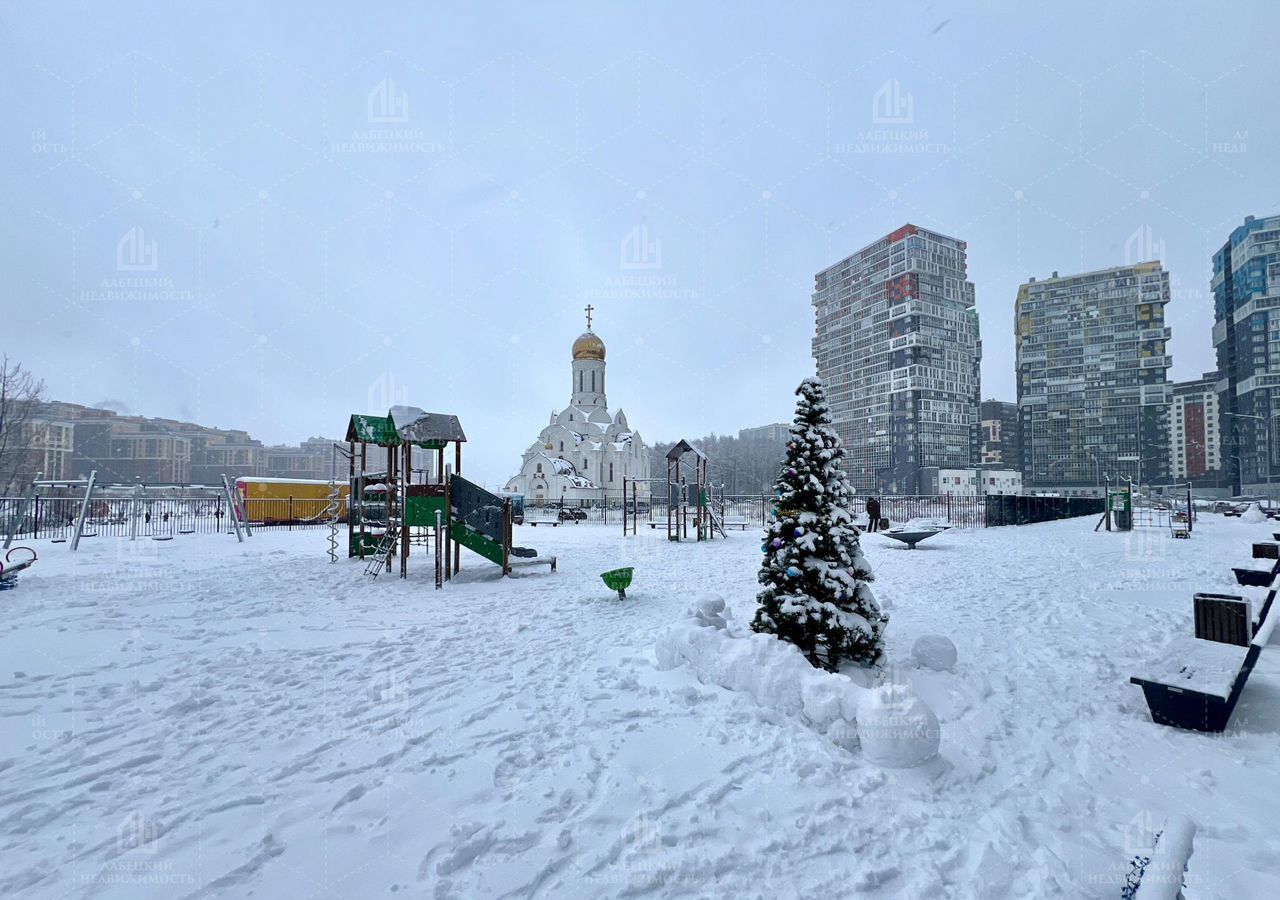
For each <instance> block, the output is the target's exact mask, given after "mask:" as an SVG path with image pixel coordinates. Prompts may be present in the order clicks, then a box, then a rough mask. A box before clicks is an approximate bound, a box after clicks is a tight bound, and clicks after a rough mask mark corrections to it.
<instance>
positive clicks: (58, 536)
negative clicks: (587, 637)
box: [0, 494, 1103, 540]
mask: <svg viewBox="0 0 1280 900" xmlns="http://www.w3.org/2000/svg"><path fill="white" fill-rule="evenodd" d="M665 499H666V498H661V499H659V498H656V497H655V498H654V500H653V501H651V502H648V503H646V502H644V501H643V500H642V501H640V503H639V510H638V513H639V515H638V519H639V521H640V522H655V523H665V522H666V520H667V505H666V502H665ZM878 499H879V501H880V515H881V517H883V518H887V519H889V522H890V524H901V523H903V522H908V521H910V520H912V519H932V520H936V521H938V522H939V523H945V524H949V525H967V526H972V527H984V526H998V525H1028V524H1031V523H1033V522H1048V521H1052V520H1054V519H1065V518H1071V517H1073V516H1087V515H1101V513H1102V510H1103V501H1102V500H1101V499H1098V498H1086V497H1027V496H1020V495H1012V494H1003V495H990V496H986V497H955V496H949V495H945V494H944V495H940V496H882V497H879V498H878ZM81 501H82V498H80V497H36V498H35V499H34V500H33V502H32V503H31V505H30V506H29V507H28V508H27V509H26V512H25V514H23V515H21V521H17V519H18V517H19V511H20V509H21V507H22V498H20V497H0V534H6V533H8V530H9V528H10V526H11V525H13V526H14V533H15V536H16V537H21V538H25V539H44V538H47V539H53V540H63V539H68V538H70V537H71V534H72V533H73V531H74V530H75V523H76V516H78V515H79V513H80V504H81ZM133 503H134V501H133V500H132V499H131V498H129V497H108V498H101V499H94V500H93V501H92V502H91V503H90V504H89V510H88V513H87V514H86V516H85V535H86V536H88V537H92V536H95V535H99V534H101V535H107V536H110V535H120V536H125V537H127V536H128V535H129V534H131V533H136V534H137V535H139V536H142V537H159V536H165V535H178V534H217V533H230V532H231V531H232V525H231V520H230V518H228V515H227V508H226V500H225V499H224V498H222V497H210V498H207V499H197V500H191V499H181V498H178V499H159V498H157V499H144V500H142V501H140V502H138V503H137V505H136V508H132V504H133ZM245 507H246V514H247V516H248V519H249V524H250V525H251V526H253V527H254V528H307V527H316V526H323V525H325V524H327V523H328V521H329V519H330V517H331V516H332V513H331V511H330V510H329V501H328V500H326V499H313V498H293V499H288V498H278V499H277V498H271V499H250V500H248V501H246V502H245ZM713 507H714V509H715V511H716V514H717V515H718V516H721V517H722V519H723V521H724V523H725V524H726V525H727V526H737V527H746V528H750V527H754V526H764V525H765V523H766V522H768V520H769V516H770V514H771V512H772V510H773V498H772V497H761V496H747V497H743V496H736V497H723V498H722V497H718V496H717V497H715V498H714V501H713ZM131 508H132V515H133V518H135V519H136V522H135V521H132V520H131ZM566 509H568V510H572V512H566V513H562V512H561V509H560V507H559V506H558V505H556V506H552V505H546V506H542V507H535V506H530V505H526V506H525V512H524V521H525V522H526V523H528V522H545V521H560V522H566V523H569V522H573V523H578V522H581V523H590V522H594V523H597V524H607V525H614V524H619V523H621V521H622V505H621V502H613V503H600V504H595V505H590V506H582V507H577V506H572V505H568V506H567V507H566ZM853 513H854V519H855V521H856V522H857V524H859V525H866V523H867V514H866V498H864V497H857V498H855V500H854V503H853ZM628 514H629V510H628ZM338 518H339V521H340V522H345V521H346V503H345V502H343V503H341V505H340V507H339V510H338Z"/></svg>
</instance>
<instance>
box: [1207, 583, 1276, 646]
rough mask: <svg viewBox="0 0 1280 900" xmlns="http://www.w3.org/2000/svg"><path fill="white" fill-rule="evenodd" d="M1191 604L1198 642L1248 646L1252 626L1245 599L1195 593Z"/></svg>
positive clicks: (1247, 603)
mask: <svg viewBox="0 0 1280 900" xmlns="http://www.w3.org/2000/svg"><path fill="white" fill-rule="evenodd" d="M1192 603H1193V608H1194V616H1193V617H1194V619H1195V624H1196V638H1197V639H1199V640H1202V641H1218V642H1219V643H1222V644H1235V645H1237V646H1239V647H1247V646H1249V641H1251V640H1253V632H1254V627H1253V611H1252V609H1251V608H1250V604H1249V601H1248V600H1247V599H1246V598H1244V597H1238V596H1236V595H1234V594H1201V593H1197V594H1196V595H1195V597H1194V599H1193V601H1192ZM1264 618H1265V613H1264Z"/></svg>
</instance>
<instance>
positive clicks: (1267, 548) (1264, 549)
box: [1253, 541, 1280, 560]
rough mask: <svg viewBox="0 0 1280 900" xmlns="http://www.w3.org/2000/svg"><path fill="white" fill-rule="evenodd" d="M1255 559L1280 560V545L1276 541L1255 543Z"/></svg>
mask: <svg viewBox="0 0 1280 900" xmlns="http://www.w3.org/2000/svg"><path fill="white" fill-rule="evenodd" d="M1253 558H1254V559H1274V560H1280V543H1277V542H1276V541H1254V542H1253Z"/></svg>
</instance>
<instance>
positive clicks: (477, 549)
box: [449, 522, 502, 565]
mask: <svg viewBox="0 0 1280 900" xmlns="http://www.w3.org/2000/svg"><path fill="white" fill-rule="evenodd" d="M449 536H450V537H452V538H453V539H454V540H455V541H457V542H458V543H459V544H461V545H462V546H464V547H466V548H467V549H468V550H470V551H471V552H473V553H479V554H480V555H481V556H483V557H484V558H485V559H487V560H489V562H492V563H497V564H498V565H502V545H501V544H500V543H498V542H497V541H495V540H491V539H489V538H487V537H485V536H484V535H483V534H481V533H480V532H478V531H472V530H471V529H470V528H468V527H467V526H466V525H463V524H462V523H461V522H453V523H452V524H451V525H450V527H449Z"/></svg>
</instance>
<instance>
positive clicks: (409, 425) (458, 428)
mask: <svg viewBox="0 0 1280 900" xmlns="http://www.w3.org/2000/svg"><path fill="white" fill-rule="evenodd" d="M387 419H388V420H389V421H390V422H391V427H392V429H393V430H394V431H395V433H396V434H398V435H399V436H400V439H401V440H404V441H409V442H410V443H411V444H416V445H417V446H419V447H426V448H427V449H428V450H438V449H440V448H441V447H443V446H444V445H445V444H448V443H450V442H454V441H456V442H458V443H464V442H465V441H466V440H467V436H466V434H465V433H464V432H463V431H462V423H461V422H459V421H458V417H457V416H451V415H448V414H447V413H430V412H426V411H425V410H421V409H418V407H416V406H393V407H391V409H390V411H388V412H387Z"/></svg>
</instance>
